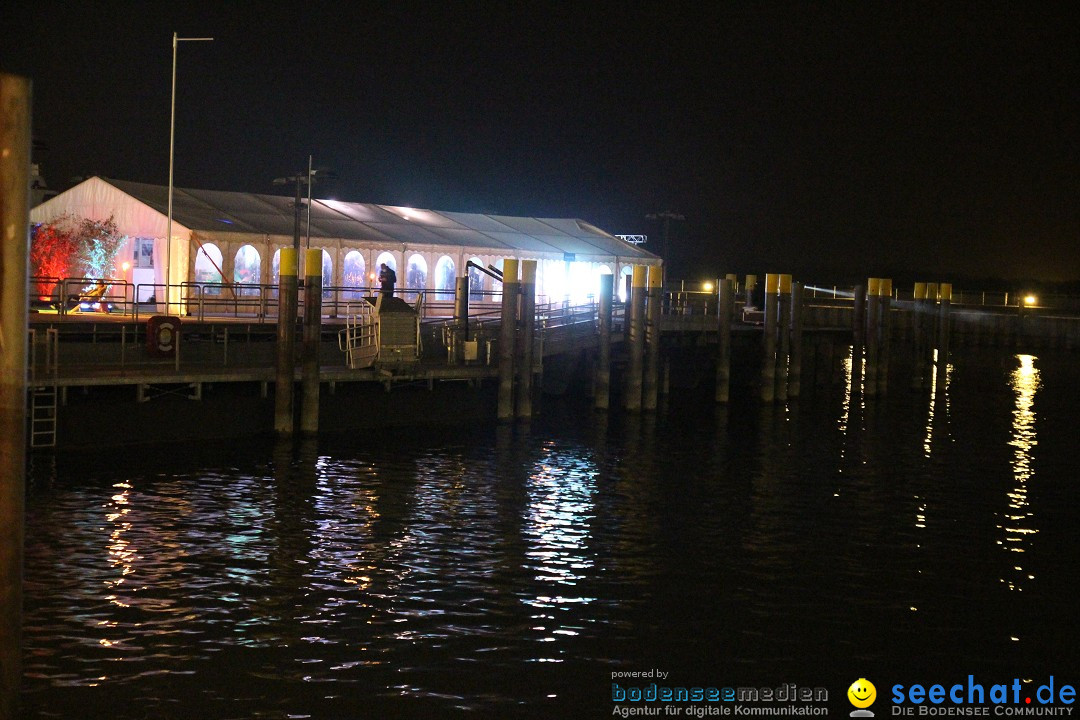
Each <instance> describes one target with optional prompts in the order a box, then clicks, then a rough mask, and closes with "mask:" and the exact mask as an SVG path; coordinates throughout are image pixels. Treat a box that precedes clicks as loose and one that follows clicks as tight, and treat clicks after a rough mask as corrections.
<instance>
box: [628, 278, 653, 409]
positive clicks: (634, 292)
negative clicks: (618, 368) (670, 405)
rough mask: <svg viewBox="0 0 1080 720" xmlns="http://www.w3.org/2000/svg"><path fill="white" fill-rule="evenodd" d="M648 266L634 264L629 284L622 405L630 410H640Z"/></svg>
mask: <svg viewBox="0 0 1080 720" xmlns="http://www.w3.org/2000/svg"><path fill="white" fill-rule="evenodd" d="M648 279H649V268H648V267H647V266H645V265H635V266H634V270H633V273H632V277H631V281H630V282H631V285H630V327H629V330H630V333H629V339H630V342H629V351H630V363H629V367H628V368H627V373H626V393H625V396H624V398H623V406H624V407H625V408H626V409H627V410H629V411H630V412H638V411H640V410H641V399H642V398H641V394H642V379H643V377H642V376H643V375H644V364H645V358H644V355H645V295H646V286H647V284H648Z"/></svg>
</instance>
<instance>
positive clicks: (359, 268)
mask: <svg viewBox="0 0 1080 720" xmlns="http://www.w3.org/2000/svg"><path fill="white" fill-rule="evenodd" d="M341 270H342V282H343V284H344V285H345V287H347V288H349V289H348V290H346V291H345V292H344V293H343V295H344V297H345V299H346V300H358V299H359V298H362V297H363V296H364V291H363V290H361V288H363V287H365V286H366V285H367V284H368V283H367V278H365V277H364V256H363V255H361V254H360V252H359V251H357V250H351V251H349V253H348V254H347V255H345V260H344V262H343V263H342V265H341Z"/></svg>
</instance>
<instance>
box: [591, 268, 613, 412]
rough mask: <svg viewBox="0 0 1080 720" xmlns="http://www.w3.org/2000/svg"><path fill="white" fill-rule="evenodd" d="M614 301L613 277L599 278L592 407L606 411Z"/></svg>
mask: <svg viewBox="0 0 1080 720" xmlns="http://www.w3.org/2000/svg"><path fill="white" fill-rule="evenodd" d="M614 299H615V276H614V275H608V274H604V275H601V276H600V307H599V315H600V316H599V317H598V318H597V325H598V328H597V330H598V331H599V335H600V338H599V341H600V347H599V350H598V352H597V358H596V387H595V391H594V393H593V407H595V408H596V409H597V410H607V409H608V407H609V406H610V404H611V311H612V307H613V305H614Z"/></svg>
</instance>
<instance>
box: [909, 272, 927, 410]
mask: <svg viewBox="0 0 1080 720" xmlns="http://www.w3.org/2000/svg"><path fill="white" fill-rule="evenodd" d="M925 314H926V283H924V282H917V283H915V289H914V291H913V292H912V300H911V359H912V361H911V387H912V389H918V388H921V387H922V386H923V375H924V374H925V373H926V337H925V333H924V328H925V327H926V323H925V321H924V317H923V316H924V315H925Z"/></svg>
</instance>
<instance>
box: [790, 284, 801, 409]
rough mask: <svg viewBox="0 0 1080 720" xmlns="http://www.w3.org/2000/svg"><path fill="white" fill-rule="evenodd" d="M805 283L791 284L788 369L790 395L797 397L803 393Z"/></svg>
mask: <svg viewBox="0 0 1080 720" xmlns="http://www.w3.org/2000/svg"><path fill="white" fill-rule="evenodd" d="M803 289H804V288H803V284H802V283H801V282H797V283H794V284H793V285H792V286H791V353H790V358H791V365H790V368H789V370H788V397H789V398H797V397H799V395H800V394H801V393H802V359H803Z"/></svg>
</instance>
